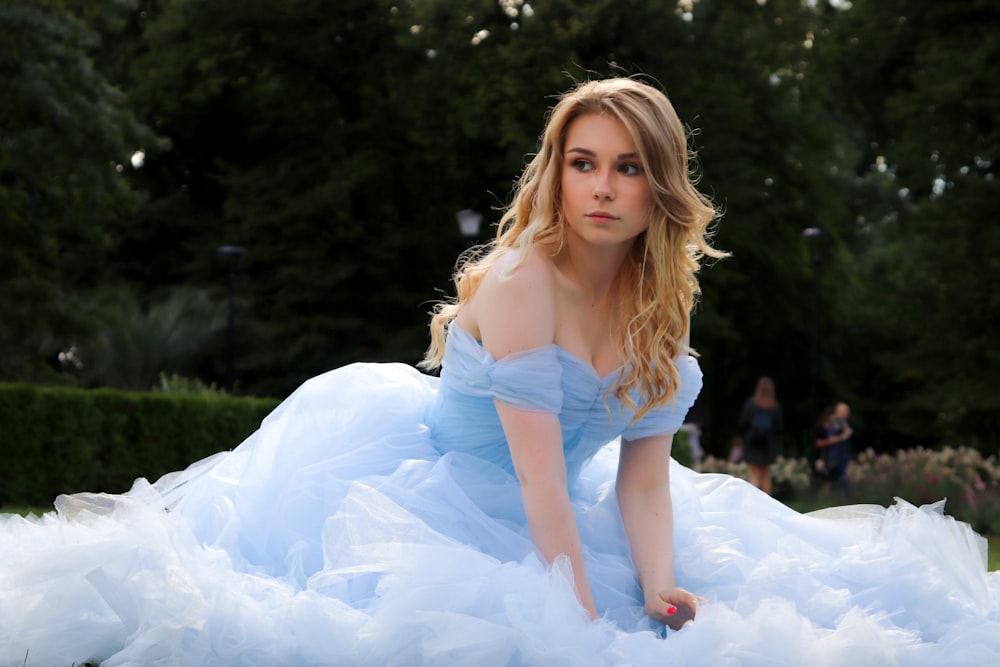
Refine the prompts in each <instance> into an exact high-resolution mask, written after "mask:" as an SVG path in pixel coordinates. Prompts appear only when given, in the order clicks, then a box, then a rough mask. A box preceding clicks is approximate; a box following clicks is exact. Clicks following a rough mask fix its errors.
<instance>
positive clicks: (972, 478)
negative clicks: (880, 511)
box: [701, 447, 1000, 535]
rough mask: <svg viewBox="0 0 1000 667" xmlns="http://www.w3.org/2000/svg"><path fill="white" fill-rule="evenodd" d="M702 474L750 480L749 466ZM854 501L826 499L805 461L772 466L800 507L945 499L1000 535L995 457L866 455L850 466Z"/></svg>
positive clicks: (707, 467) (960, 514) (706, 466)
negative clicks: (724, 474) (898, 500)
mask: <svg viewBox="0 0 1000 667" xmlns="http://www.w3.org/2000/svg"><path fill="white" fill-rule="evenodd" d="M701 470H702V472H723V473H727V474H730V475H734V476H736V477H741V478H743V479H747V478H748V476H749V469H748V467H747V465H746V464H745V463H730V462H728V461H725V460H722V459H716V458H713V457H706V458H705V460H703V461H702V464H701ZM847 473H848V476H849V477H850V480H851V495H850V497H849V498H847V499H846V500H845V499H844V498H843V496H840V497H834V498H825V497H823V495H822V489H821V487H820V488H817V486H816V485H814V484H813V483H812V480H811V479H810V475H809V464H808V462H807V461H806V459H804V458H796V459H790V458H784V457H778V460H777V461H776V462H775V464H774V465H773V466H771V481H772V486H773V490H774V495H775V497H776V498H778V499H780V500H782V501H785V502H791V503H794V504H796V505H797V506H801V505H802V503H806V504H808V505H811V504H815V505H816V506H817V507H820V506H823V505H828V504H831V503H836V504H843V503H845V502H848V503H874V504H877V505H883V506H887V505H891V504H892V503H893V501H894V499H895V498H897V497H899V498H903V499H904V500H907V501H909V502H911V503H913V504H915V505H924V504H927V503H933V502H937V501H938V500H941V499H946V500H947V503H946V505H945V509H946V511H947V512H948V514H950V515H951V516H953V517H955V518H956V519H958V520H960V521H965V522H967V523H969V524H971V525H972V526H973V528H975V529H976V530H977V531H978V532H980V533H983V534H986V535H1000V466H998V465H997V462H996V460H995V458H994V457H993V456H989V457H983V455H982V454H980V453H979V452H978V451H976V450H975V449H972V448H971V447H944V448H941V449H935V450H932V449H926V448H924V447H917V448H915V449H909V450H900V451H899V452H897V453H895V454H877V453H876V452H874V451H873V450H871V449H867V450H865V451H863V452H861V453H860V454H859V455H858V456H857V457H856V458H855V459H854V460H853V461H852V462H851V463H850V465H849V466H848V470H847Z"/></svg>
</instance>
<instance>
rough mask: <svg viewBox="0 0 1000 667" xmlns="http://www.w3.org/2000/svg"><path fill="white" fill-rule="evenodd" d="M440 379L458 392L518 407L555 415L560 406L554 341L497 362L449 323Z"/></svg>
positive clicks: (472, 339)
mask: <svg viewBox="0 0 1000 667" xmlns="http://www.w3.org/2000/svg"><path fill="white" fill-rule="evenodd" d="M441 382H442V383H443V384H444V385H445V386H447V387H448V388H450V389H452V390H454V391H455V392H457V393H458V394H464V395H467V396H476V397H480V398H485V397H491V398H496V399H499V400H501V401H503V402H504V403H507V404H509V405H512V406H514V407H515V408H519V409H521V410H532V411H535V412H551V413H554V414H558V413H559V411H560V410H561V409H562V404H563V392H562V365H561V364H560V363H559V356H558V348H557V347H556V346H555V345H554V344H551V345H545V346H543V347H539V348H534V349H531V350H525V351H523V352H516V353H514V354H510V355H508V356H506V357H504V358H503V359H500V360H499V361H497V360H495V359H494V358H493V357H492V355H490V353H489V352H487V351H486V350H485V349H484V348H483V346H482V345H481V344H480V343H479V341H478V340H476V339H475V338H473V337H472V336H471V335H470V334H469V333H467V332H466V331H465V330H463V329H462V328H461V327H459V326H458V325H457V324H455V323H452V325H451V327H450V329H449V331H448V342H447V347H446V352H445V359H444V363H443V368H442V372H441Z"/></svg>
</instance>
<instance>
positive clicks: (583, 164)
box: [573, 160, 594, 172]
mask: <svg viewBox="0 0 1000 667" xmlns="http://www.w3.org/2000/svg"><path fill="white" fill-rule="evenodd" d="M573 168H574V169H576V170H577V171H582V172H588V171H590V170H591V169H593V168H594V165H592V164H591V163H590V161H589V160H573Z"/></svg>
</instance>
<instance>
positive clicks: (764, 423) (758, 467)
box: [739, 377, 785, 495]
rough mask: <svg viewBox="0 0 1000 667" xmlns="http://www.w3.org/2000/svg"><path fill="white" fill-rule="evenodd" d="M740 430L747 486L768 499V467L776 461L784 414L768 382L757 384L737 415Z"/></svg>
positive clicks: (769, 483) (771, 384)
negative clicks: (748, 481)
mask: <svg viewBox="0 0 1000 667" xmlns="http://www.w3.org/2000/svg"><path fill="white" fill-rule="evenodd" d="M739 429H740V432H741V433H742V434H743V459H744V460H745V461H746V462H747V463H748V464H749V465H750V483H751V484H753V485H754V486H756V487H757V488H758V489H760V490H761V491H763V492H764V493H766V494H767V495H771V466H772V465H773V464H774V462H775V461H776V460H777V458H778V437H779V436H780V434H781V432H782V431H784V430H785V418H784V413H783V412H782V410H781V404H780V403H778V400H777V398H775V392H774V381H773V380H771V378H769V377H762V378H760V379H759V380H757V386H756V387H755V388H754V392H753V396H751V397H750V398H748V399H747V400H746V402H745V403H744V404H743V409H742V410H741V411H740V421H739Z"/></svg>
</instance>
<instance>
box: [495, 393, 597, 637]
mask: <svg viewBox="0 0 1000 667" xmlns="http://www.w3.org/2000/svg"><path fill="white" fill-rule="evenodd" d="M496 406H497V413H498V414H499V415H500V422H501V423H502V424H503V430H504V435H505V436H506V437H507V443H508V446H509V447H510V454H511V459H512V460H513V462H514V470H515V471H516V472H517V479H518V481H519V482H520V483H521V497H522V498H523V499H524V513H525V515H526V516H527V517H528V528H529V530H530V531H531V540H532V541H533V542H534V543H535V547H536V548H537V549H538V551H539V553H541V555H542V557H543V558H545V560H546V561H547V562H549V563H551V562H552V561H554V560H555V559H556V557H557V556H560V555H565V556H567V557H568V558H569V562H570V564H571V565H572V566H573V583H574V585H575V587H576V594H577V597H578V598H579V600H580V604H582V605H583V607H584V609H586V610H587V614H588V615H589V616H590V618H592V619H595V618H597V608H596V607H595V605H594V599H593V596H592V595H591V592H590V583H589V582H588V581H587V570H586V567H585V566H584V563H583V549H582V547H581V544H580V532H579V529H578V528H577V525H576V517H575V516H574V515H573V507H572V505H571V504H570V500H569V490H568V486H567V483H566V459H565V456H564V454H563V448H562V430H561V428H560V425H559V420H558V418H557V417H556V416H555V415H553V414H548V413H543V412H529V411H526V410H519V409H517V408H513V407H511V406H509V405H507V404H506V403H503V402H502V401H496Z"/></svg>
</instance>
